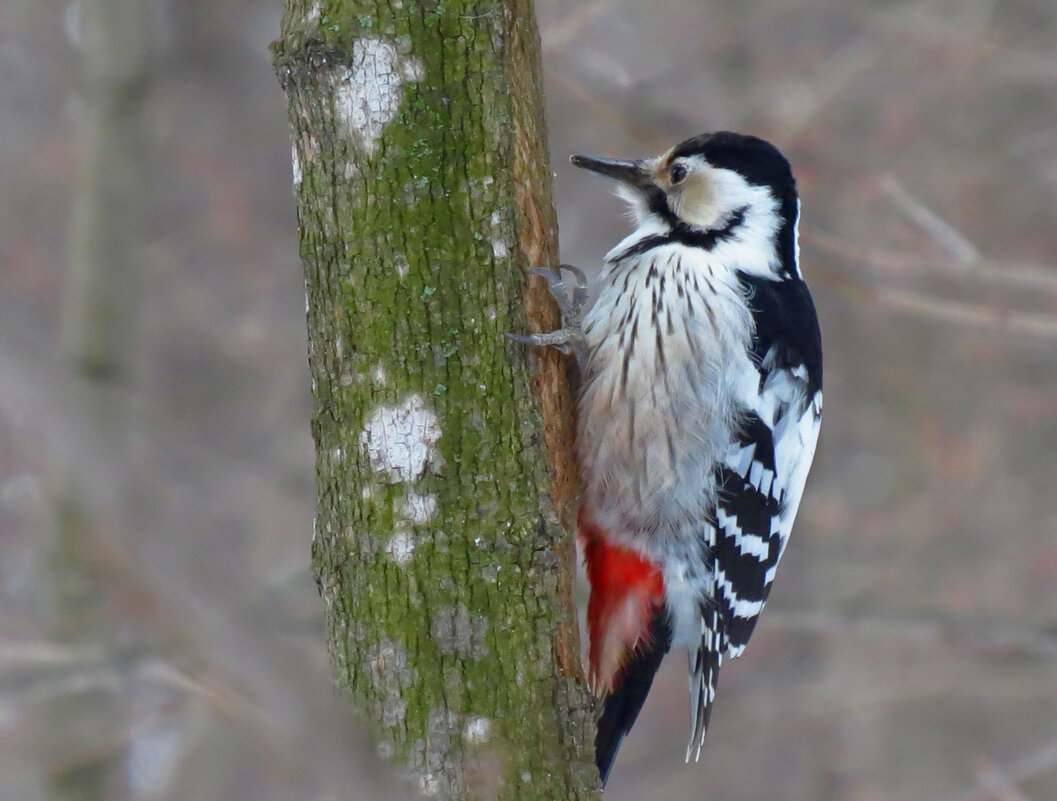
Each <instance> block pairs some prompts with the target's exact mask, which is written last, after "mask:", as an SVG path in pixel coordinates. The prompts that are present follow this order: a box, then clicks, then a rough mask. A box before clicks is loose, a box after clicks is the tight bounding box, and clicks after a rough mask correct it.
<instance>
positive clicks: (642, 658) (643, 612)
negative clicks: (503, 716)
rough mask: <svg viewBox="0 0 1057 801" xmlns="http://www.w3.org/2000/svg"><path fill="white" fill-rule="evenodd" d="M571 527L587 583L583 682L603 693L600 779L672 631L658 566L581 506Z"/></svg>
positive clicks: (668, 645) (598, 751)
mask: <svg viewBox="0 0 1057 801" xmlns="http://www.w3.org/2000/svg"><path fill="white" fill-rule="evenodd" d="M578 533H579V536H580V541H581V543H582V544H583V547H584V562H585V565H586V567H587V578H588V581H590V583H591V598H590V600H589V601H588V604H587V630H588V634H589V635H590V641H591V642H590V647H589V649H588V662H589V666H588V667H589V669H588V681H589V682H590V684H591V688H592V689H593V690H594V692H595V693H596V694H598V695H599V696H601V697H603V698H605V705H604V707H603V711H602V717H601V719H600V720H599V723H598V735H597V737H596V738H595V755H596V761H597V763H598V772H599V773H600V774H601V775H602V780H603V782H605V779H606V777H607V776H608V774H609V769H610V767H612V765H613V758H614V757H615V756H616V753H617V749H618V748H619V747H620V742H621V740H623V739H624V735H625V734H627V733H628V732H629V731H630V730H631V726H632V724H633V723H634V722H635V718H636V717H638V714H639V710H641V709H642V705H643V703H645V701H646V695H647V693H649V690H650V685H651V684H652V683H653V676H654V674H655V673H656V672H657V668H658V667H659V666H660V663H661V659H662V657H663V656H664V655H665V654H666V653H667V652H668V649H669V648H671V643H672V632H671V625H670V623H669V620H668V613H667V607H666V605H665V595H664V579H663V577H662V575H661V570H660V568H659V567H658V566H657V565H655V564H654V563H653V562H652V561H650V560H649V559H647V558H646V557H644V556H643V555H642V554H641V553H639V552H638V551H636V550H634V549H631V548H628V547H626V546H624V545H623V544H619V543H616V542H613V541H612V538H611V537H610V536H608V535H607V534H606V532H605V531H603V530H602V529H601V528H600V527H599V526H597V525H595V524H594V522H593V521H591V520H590V517H589V515H588V514H587V513H586V512H585V511H584V509H583V508H581V509H580V519H579V525H578Z"/></svg>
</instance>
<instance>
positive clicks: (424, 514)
mask: <svg viewBox="0 0 1057 801" xmlns="http://www.w3.org/2000/svg"><path fill="white" fill-rule="evenodd" d="M399 513H400V516H401V517H404V518H407V519H408V520H410V521H411V522H412V523H414V524H415V525H418V526H422V525H425V524H426V523H428V522H429V521H430V520H432V519H433V515H435V514H436V513H437V496H436V495H434V494H433V493H432V492H429V493H426V494H420V493H417V492H409V493H407V494H406V495H405V496H404V499H403V501H401V503H400V508H399Z"/></svg>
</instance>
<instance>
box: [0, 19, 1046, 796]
mask: <svg viewBox="0 0 1057 801" xmlns="http://www.w3.org/2000/svg"><path fill="white" fill-rule="evenodd" d="M537 9H538V13H539V17H540V26H541V30H542V34H543V44H544V62H545V73H546V85H547V91H548V106H549V109H548V111H549V124H550V131H551V138H552V139H551V149H552V157H553V160H554V169H555V176H556V177H555V186H556V199H557V204H558V211H559V216H560V220H561V228H562V255H563V258H564V259H565V260H566V261H570V262H572V263H575V264H578V265H580V266H583V267H585V268H592V269H593V268H596V267H597V265H598V264H599V262H600V259H601V256H602V254H603V253H604V252H605V251H606V250H607V249H608V248H609V247H610V246H611V245H612V244H614V243H615V242H616V241H617V240H618V239H619V238H620V237H621V236H623V235H624V233H625V231H626V223H625V221H624V220H623V218H622V213H621V209H620V204H619V202H618V201H617V200H616V198H614V197H613V196H612V193H611V191H610V188H609V187H607V186H606V185H605V184H604V183H602V182H601V181H599V180H596V179H595V178H592V177H590V176H586V175H584V174H582V173H577V172H576V171H575V170H574V169H573V168H571V167H570V166H569V165H568V163H567V161H566V157H567V156H568V154H570V153H574V152H577V153H604V154H609V155H623V156H641V155H648V154H653V153H655V152H660V151H661V150H663V149H665V148H667V147H668V146H670V145H672V144H674V143H675V142H677V141H679V140H681V139H684V138H686V137H688V136H691V135H694V134H697V133H700V132H702V131H706V130H718V129H728V128H729V129H735V130H741V131H745V132H751V133H755V134H758V135H761V136H764V137H766V138H768V139H771V140H772V141H774V142H775V143H776V144H777V145H778V146H779V147H780V148H781V149H782V150H783V151H784V152H785V153H786V154H787V155H788V156H789V157H790V159H791V160H792V162H793V164H794V167H795V169H796V172H797V174H798V176H799V179H800V186H801V195H802V198H803V205H804V221H803V223H802V226H801V244H802V261H803V266H804V272H805V274H806V276H807V279H808V281H809V283H810V284H811V286H812V288H813V291H814V294H815V298H816V302H817V304H818V307H819V314H820V317H821V320H822V326H823V335H824V339H825V347H826V359H827V361H826V370H827V372H826V409H825V422H824V426H823V431H822V438H821V442H820V446H819V451H818V455H817V457H816V462H815V468H814V472H813V474H812V477H811V480H810V482H809V487H808V491H807V495H806V500H805V502H804V504H803V506H802V507H801V512H800V517H799V521H798V524H797V530H796V533H795V536H794V538H793V540H792V544H791V546H790V548H789V550H788V551H787V553H786V556H785V558H784V561H783V569H782V570H781V572H780V578H779V580H778V583H777V587H776V590H775V592H774V594H773V596H772V600H771V602H770V604H769V606H768V611H767V613H766V614H765V615H764V617H763V620H762V622H761V625H760V627H759V628H758V629H757V633H756V635H755V638H754V640H753V645H752V646H751V647H750V648H749V649H748V652H747V654H746V656H745V658H743V659H741V660H738V661H736V662H734V663H732V664H731V665H729V666H727V667H725V668H724V676H723V681H722V685H721V686H722V690H721V692H720V696H719V700H718V703H717V706H716V712H715V717H714V719H713V727H712V729H711V732H710V736H709V743H708V746H707V747H706V749H705V752H704V754H703V756H702V760H701V764H700V765H696V766H689V767H684V766H683V765H682V755H683V750H684V744H685V741H684V734H685V731H686V730H687V728H688V721H687V717H688V714H687V691H686V684H685V673H684V664H683V662H682V660H681V659H680V658H679V657H675V658H673V659H670V660H669V664H668V665H667V667H666V669H665V670H664V672H663V673H662V675H661V676H660V678H659V679H658V682H657V685H656V690H655V691H654V693H653V695H652V696H651V700H650V703H649V704H648V706H647V708H646V711H645V712H644V714H643V717H642V718H641V720H640V722H639V724H638V725H637V727H636V729H635V731H634V732H633V734H632V735H631V737H630V738H629V740H628V741H627V742H626V744H625V746H624V748H623V751H622V753H621V756H620V759H619V760H618V764H617V766H616V768H615V769H614V771H613V774H612V776H611V780H610V790H609V792H608V793H607V799H610V800H611V801H617V800H618V799H627V800H628V801H630V799H648V798H665V799H680V798H687V799H691V798H708V799H723V800H724V801H726V800H730V801H750V800H751V801H757V800H758V799H783V800H784V799H788V800H789V801H831V800H832V801H1052V800H1053V799H1055V798H1057V480H1055V479H1057V4H1054V3H1053V2H1052V0H909V1H906V0H904V1H901V2H888V1H886V2H875V1H871V0H854V1H851V2H849V1H844V2H838V0H815V1H814V2H812V1H811V0H711V1H710V2H701V1H700V0H671V2H666V3H651V4H644V3H640V2H638V0H591V1H585V2H577V3H570V2H568V0H538V2H537ZM279 16H280V8H279V2H278V0H274V2H269V3H265V2H260V1H259V0H257V1H256V2H251V0H183V2H179V3H177V2H171V1H170V0H152V1H151V2H146V3H140V2H134V1H133V0H79V2H75V3H73V4H69V3H68V2H66V1H65V0H61V1H60V0H37V1H36V2H28V0H6V2H4V3H3V4H2V5H0V75H2V76H3V80H0V174H2V175H3V176H4V177H3V189H2V192H0V776H2V777H3V780H2V781H0V801H8V799H11V800H12V801H15V800H16V799H17V800H18V801H35V800H36V799H49V800H50V799H60V798H61V799H80V798H84V799H96V798H108V799H169V798H172V799H176V798H180V799H187V798H201V799H220V798H224V799H243V798H254V799H263V800H265V801H268V800H269V799H289V798H303V799H331V798H334V799H337V798H346V797H356V798H368V797H387V798H394V797H396V792H397V791H395V790H392V789H389V790H386V789H384V779H383V778H382V775H381V774H379V772H378V769H377V766H376V765H375V764H374V763H373V762H372V761H371V759H370V758H369V757H367V756H366V755H367V754H369V753H370V752H371V748H370V746H369V744H366V743H364V742H363V741H362V740H361V739H360V736H359V735H358V733H357V732H358V727H357V726H356V723H355V721H354V720H350V717H349V716H348V715H347V714H345V713H344V711H343V710H342V709H341V705H340V704H335V703H334V695H333V691H332V689H331V680H330V676H329V672H328V669H327V660H326V654H325V649H324V643H323V629H322V622H321V609H320V604H319V601H318V596H317V594H316V591H315V588H314V586H313V583H312V579H311V576H310V569H309V562H308V560H309V540H310V537H311V529H312V523H311V520H312V505H313V485H312V481H313V468H312V460H313V456H312V443H311V440H310V435H309V427H308V418H309V413H310V402H309V381H308V374H307V366H306V359H305V342H304V330H303V329H304V299H303V287H302V279H301V272H300V265H299V262H298V258H297V243H296V231H295V220H294V204H293V197H292V192H291V187H290V146H289V140H288V135H287V123H286V111H285V99H284V97H283V95H282V93H281V91H280V89H279V87H278V84H277V82H276V80H275V78H274V76H273V73H272V69H271V66H270V60H269V59H270V56H269V53H268V50H267V45H268V42H269V41H270V40H271V39H272V38H274V37H275V36H276V35H277V33H278V26H279ZM100 287H102V288H105V290H106V292H105V294H104V297H111V298H117V299H118V302H117V303H116V304H112V305H110V306H108V305H107V304H106V303H101V302H100V301H99V299H98V297H95V296H93V294H92V293H93V292H97V291H101V290H100ZM86 309H87V310H93V311H91V312H90V313H89V312H86V311H85V310H86ZM368 778H370V779H372V781H371V783H370V785H371V786H372V787H374V789H373V790H371V789H370V788H369V786H368V783H367V779H368ZM377 785H382V787H383V789H381V790H378V788H377ZM351 788H360V789H357V790H355V791H352V789H351ZM371 792H373V793H374V794H373V795H371V794H370V793H371Z"/></svg>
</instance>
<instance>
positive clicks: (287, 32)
mask: <svg viewBox="0 0 1057 801" xmlns="http://www.w3.org/2000/svg"><path fill="white" fill-rule="evenodd" d="M274 47H275V56H276V67H277V71H278V73H279V76H280V80H281V82H282V84H283V87H284V89H285V91H286V92H287V95H288V98H289V103H290V121H291V125H292V129H293V141H294V146H293V164H294V186H295V191H296V193H297V201H298V203H297V210H298V222H299V231H300V242H301V258H302V261H303V265H304V270H305V286H306V303H307V317H308V333H309V364H310V369H311V375H312V394H313V399H314V413H313V425H312V427H313V435H314V437H315V442H316V449H317V450H316V453H317V487H318V499H317V516H316V523H315V534H314V545H313V554H314V564H315V568H316V572H317V578H318V581H319V585H320V591H321V594H322V596H323V600H324V603H325V608H326V616H327V629H328V632H327V633H328V642H329V647H330V652H331V656H332V660H333V666H334V669H335V672H336V675H337V679H338V682H339V684H340V685H341V686H342V687H343V688H346V689H348V690H349V691H351V694H352V695H353V697H354V698H355V699H356V701H357V702H358V704H359V705H360V706H361V707H362V708H363V709H364V710H366V713H367V715H368V717H369V719H370V720H371V721H372V723H373V725H374V727H375V729H376V733H377V735H378V737H379V743H380V746H379V747H380V750H381V751H382V752H383V753H387V754H390V755H391V756H392V757H393V758H394V759H395V760H396V761H398V762H400V763H402V764H404V765H407V766H408V768H409V769H410V773H411V775H412V776H413V777H414V778H415V780H416V781H417V782H418V783H419V786H420V788H421V789H422V790H423V791H425V792H426V794H427V795H434V796H437V797H444V798H475V799H476V798H489V799H491V798H518V799H559V798H560V799H580V798H596V797H597V792H598V784H599V782H598V775H597V772H596V771H595V768H594V759H593V748H592V732H593V715H592V705H591V702H590V699H589V697H588V695H587V694H586V692H585V689H584V684H583V679H582V675H581V669H580V662H579V644H578V638H577V629H576V621H575V614H574V611H573V605H572V601H571V587H572V577H573V569H574V565H573V549H572V546H571V541H570V538H569V537H568V535H567V534H566V533H565V532H564V531H563V530H562V526H561V523H560V521H564V522H565V523H566V524H568V523H569V522H570V521H569V517H570V515H571V501H572V499H573V498H574V497H575V494H576V491H577V487H576V470H575V466H574V465H573V463H572V461H571V457H570V453H571V448H570V445H571V442H572V422H571V414H572V412H571V410H572V403H571V401H570V394H569V387H568V381H567V377H566V374H565V365H564V364H563V363H562V362H561V361H560V360H559V359H558V358H557V357H556V356H554V355H553V354H548V353H540V354H531V353H528V352H527V351H526V349H524V348H523V347H521V346H519V345H515V344H513V343H510V342H508V341H507V340H506V339H505V338H504V334H505V333H506V332H508V331H524V330H526V329H527V328H529V324H530V321H531V326H532V327H534V328H535V329H537V330H543V329H547V328H553V327H555V326H556V324H557V323H558V318H557V314H556V311H555V309H554V306H553V304H552V303H551V301H550V298H549V296H548V295H547V292H546V289H545V288H543V287H542V286H538V285H537V284H541V283H542V282H538V281H537V282H533V285H532V286H531V287H530V288H524V286H525V281H524V270H525V269H526V268H527V267H530V266H554V265H555V263H556V234H557V226H556V222H555V217H554V211H553V206H552V203H551V198H550V165H549V158H548V154H547V149H546V131H545V126H544V121H543V113H542V90H541V78H540V68H539V40H538V33H537V31H536V24H535V18H534V15H533V9H532V5H531V2H530V0H506V2H498V1H496V0H493V1H492V2H481V1H479V2H475V3H471V2H468V0H442V1H441V2H433V1H430V0H426V1H425V2H421V3H412V2H408V0H405V2H404V3H398V2H397V3H394V2H391V1H390V2H382V0H360V1H359V2H341V1H340V0H331V2H310V0H288V2H287V5H286V10H285V17H284V21H283V26H282V36H281V38H280V40H279V41H278V42H277V43H276V44H275V46H274ZM530 359H536V363H535V364H534V365H533V364H531V363H530ZM532 367H534V368H535V373H533V371H532V369H530V368H532ZM533 386H535V389H536V392H535V393H533V392H532V388H533Z"/></svg>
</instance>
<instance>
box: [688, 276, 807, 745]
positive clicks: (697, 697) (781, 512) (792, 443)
mask: <svg viewBox="0 0 1057 801" xmlns="http://www.w3.org/2000/svg"><path fill="white" fill-rule="evenodd" d="M797 283H799V282H797ZM789 289H790V287H789V284H786V285H785V286H782V285H778V286H775V285H772V284H770V283H768V284H765V285H763V286H762V287H759V288H757V292H756V295H755V296H754V300H755V301H756V303H755V304H754V316H755V317H756V319H757V330H756V337H755V338H754V341H753V346H754V348H753V362H752V365H751V366H748V365H747V366H746V376H745V381H744V382H743V384H744V386H743V389H742V391H741V392H740V393H739V399H740V401H741V404H742V406H743V416H742V425H741V427H740V429H739V430H738V432H737V434H736V436H735V438H734V441H733V442H732V444H731V448H730V451H729V452H728V454H727V456H726V458H725V459H724V460H723V462H722V464H720V465H719V466H718V468H717V486H718V497H717V505H716V515H715V526H714V527H710V528H709V530H708V532H707V534H706V537H707V539H708V540H709V543H708V544H709V546H710V552H711V563H712V571H713V578H714V591H713V597H712V598H711V599H709V601H707V602H705V603H704V604H703V606H702V609H701V613H702V637H701V646H700V648H699V649H697V650H696V651H692V652H691V654H690V660H691V662H690V669H691V676H690V683H691V688H690V689H691V697H692V700H693V705H692V714H693V718H692V723H693V730H692V735H691V740H690V747H689V748H688V751H687V758H689V756H690V754H691V753H692V752H693V751H694V749H695V748H696V751H697V754H700V750H701V745H702V743H703V742H704V737H705V733H706V730H707V727H708V721H709V718H710V716H711V706H712V701H713V700H714V698H715V686H716V680H717V678H718V673H719V668H720V666H721V665H722V662H723V657H724V655H729V656H731V657H736V656H739V655H740V654H741V653H742V651H743V650H744V649H745V646H746V644H747V643H748V641H749V638H750V636H751V635H752V632H753V629H754V628H755V626H756V621H757V620H758V619H759V616H760V613H761V612H762V611H763V607H764V604H765V603H766V602H767V596H768V595H769V594H770V591H771V587H772V585H773V583H774V576H775V571H776V569H777V566H778V561H779V559H780V558H781V556H782V553H783V552H784V551H785V546H786V544H787V543H788V541H789V534H790V532H791V531H792V528H793V519H794V518H795V517H796V512H797V509H798V508H799V506H800V498H801V495H802V494H803V491H804V484H805V482H806V481H807V474H808V471H809V470H810V467H811V460H812V458H813V457H814V453H815V444H816V442H817V440H818V430H819V423H820V421H821V414H822V374H821V343H820V337H819V333H818V323H817V320H816V318H815V315H814V308H813V307H812V305H811V300H810V296H808V295H807V290H806V287H803V284H802V283H801V284H800V287H799V288H798V287H793V289H794V291H793V292H791V293H790V292H789ZM782 292H784V293H786V294H785V296H784V297H783V296H782V295H780V294H778V293H782ZM757 304H758V305H757ZM783 304H784V306H783ZM776 306H781V307H782V308H780V309H779V308H776ZM761 309H762V310H761ZM776 321H777V323H783V322H784V323H785V326H784V330H783V329H782V328H779V327H777V326H776ZM793 326H796V327H795V328H794V327H793Z"/></svg>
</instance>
